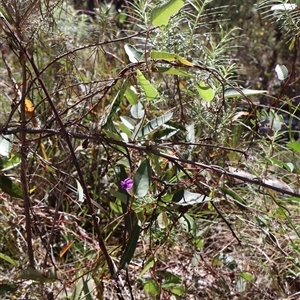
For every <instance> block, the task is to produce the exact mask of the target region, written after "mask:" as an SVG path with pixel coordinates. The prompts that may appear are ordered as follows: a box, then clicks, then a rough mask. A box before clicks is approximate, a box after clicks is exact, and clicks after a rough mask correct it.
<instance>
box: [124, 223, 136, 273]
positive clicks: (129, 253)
mask: <svg viewBox="0 0 300 300" xmlns="http://www.w3.org/2000/svg"><path fill="white" fill-rule="evenodd" d="M139 236H140V226H139V225H138V223H137V222H136V224H135V226H134V227H133V229H132V231H131V233H130V236H129V239H128V242H127V245H126V248H125V251H124V253H123V255H122V257H121V260H120V269H127V267H128V265H129V263H130V261H131V259H132V257H133V254H134V252H135V249H136V245H137V242H138V239H139Z"/></svg>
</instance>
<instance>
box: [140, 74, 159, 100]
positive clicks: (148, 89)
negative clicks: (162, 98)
mask: <svg viewBox="0 0 300 300" xmlns="http://www.w3.org/2000/svg"><path fill="white" fill-rule="evenodd" d="M137 80H138V82H139V84H140V85H141V87H142V89H143V91H144V93H145V95H146V98H147V99H148V100H153V99H155V98H157V96H158V92H157V90H156V89H155V87H154V86H153V85H152V84H151V83H150V81H149V80H148V79H146V78H145V76H144V75H143V73H142V72H141V71H140V70H137Z"/></svg>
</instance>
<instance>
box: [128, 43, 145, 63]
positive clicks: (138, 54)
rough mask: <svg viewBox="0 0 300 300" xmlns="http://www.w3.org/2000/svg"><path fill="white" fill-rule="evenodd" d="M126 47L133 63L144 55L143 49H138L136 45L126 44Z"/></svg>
mask: <svg viewBox="0 0 300 300" xmlns="http://www.w3.org/2000/svg"><path fill="white" fill-rule="evenodd" d="M124 49H125V52H126V54H127V55H128V58H129V61H130V62H132V63H136V62H139V61H141V60H142V59H143V57H144V53H143V51H140V50H137V49H136V48H135V47H134V46H132V45H130V44H125V46H124Z"/></svg>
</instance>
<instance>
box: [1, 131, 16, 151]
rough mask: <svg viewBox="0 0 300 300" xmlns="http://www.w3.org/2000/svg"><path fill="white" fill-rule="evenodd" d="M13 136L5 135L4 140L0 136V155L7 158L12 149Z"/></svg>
mask: <svg viewBox="0 0 300 300" xmlns="http://www.w3.org/2000/svg"><path fill="white" fill-rule="evenodd" d="M13 138H14V137H13V135H11V134H10V135H6V136H5V138H4V137H2V136H1V135H0V155H3V156H9V155H10V152H11V149H12V142H11V141H13Z"/></svg>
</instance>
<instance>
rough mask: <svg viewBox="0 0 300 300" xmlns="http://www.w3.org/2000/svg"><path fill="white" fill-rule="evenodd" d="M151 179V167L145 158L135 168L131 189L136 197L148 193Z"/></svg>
mask: <svg viewBox="0 0 300 300" xmlns="http://www.w3.org/2000/svg"><path fill="white" fill-rule="evenodd" d="M150 180H151V167H150V162H149V160H148V159H145V160H144V161H143V162H142V163H141V165H140V166H139V168H138V169H137V171H136V173H135V175H134V178H133V191H134V195H135V196H137V197H145V196H146V194H147V193H148V189H149V187H150Z"/></svg>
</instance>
